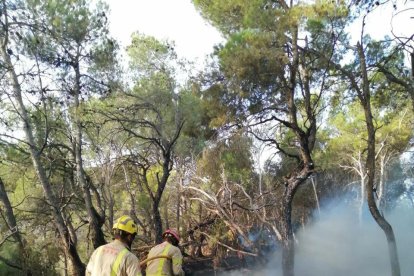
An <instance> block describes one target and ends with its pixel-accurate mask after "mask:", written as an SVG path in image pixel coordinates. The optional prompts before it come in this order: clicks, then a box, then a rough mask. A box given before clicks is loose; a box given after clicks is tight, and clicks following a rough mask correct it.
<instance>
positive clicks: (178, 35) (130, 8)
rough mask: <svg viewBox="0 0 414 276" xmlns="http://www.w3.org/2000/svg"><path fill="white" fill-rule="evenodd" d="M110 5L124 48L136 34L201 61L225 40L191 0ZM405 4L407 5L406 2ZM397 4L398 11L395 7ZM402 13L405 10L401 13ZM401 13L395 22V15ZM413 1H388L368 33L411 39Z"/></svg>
mask: <svg viewBox="0 0 414 276" xmlns="http://www.w3.org/2000/svg"><path fill="white" fill-rule="evenodd" d="M106 2H107V3H108V4H109V6H110V16H109V20H110V29H111V32H112V35H113V36H114V37H115V38H117V39H118V40H119V41H120V43H121V45H122V46H123V47H125V46H127V45H128V44H129V42H130V38H131V34H132V33H133V32H135V31H139V32H141V33H144V34H147V35H152V36H154V37H156V38H158V39H168V40H170V41H174V42H175V44H176V51H177V53H178V54H179V56H181V57H186V58H187V59H189V60H192V61H195V60H197V61H198V62H200V63H201V62H202V61H203V60H204V56H205V55H207V54H209V53H211V52H212V49H213V46H214V45H215V44H217V43H220V42H222V41H224V39H223V38H222V37H221V36H220V34H219V32H218V31H217V30H216V29H215V28H213V27H212V26H210V25H209V24H208V23H207V22H205V20H204V19H203V18H202V17H201V15H200V14H199V13H198V12H197V10H196V9H195V7H194V5H193V4H192V3H191V0H106ZM404 2H405V3H404ZM393 3H397V11H393V9H392V5H393ZM402 10H405V11H403V12H402ZM398 12H399V14H398V15H397V16H395V17H394V19H392V15H393V14H395V13H398ZM411 17H414V1H409V0H408V1H397V2H394V1H392V2H388V3H387V4H384V5H380V6H379V7H376V8H375V9H374V12H371V13H370V14H369V15H368V16H367V19H366V25H365V28H366V30H365V33H366V34H367V33H368V34H370V35H371V36H372V37H373V38H376V39H380V38H382V37H383V36H384V35H385V34H388V35H390V36H391V29H392V28H393V31H394V33H395V34H396V35H405V36H411V35H412V34H413V32H414V28H413V27H412V26H414V18H411ZM360 30H361V24H360V23H358V22H357V23H355V24H354V25H353V26H352V27H351V28H350V31H351V32H352V34H353V37H354V40H357V39H359V38H360V37H359V36H360V35H359V34H360Z"/></svg>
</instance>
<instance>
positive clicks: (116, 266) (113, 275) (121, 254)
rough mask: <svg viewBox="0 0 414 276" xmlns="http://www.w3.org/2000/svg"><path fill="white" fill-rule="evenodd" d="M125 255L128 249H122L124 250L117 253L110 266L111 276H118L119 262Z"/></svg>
mask: <svg viewBox="0 0 414 276" xmlns="http://www.w3.org/2000/svg"><path fill="white" fill-rule="evenodd" d="M126 253H128V249H126V248H124V249H122V250H121V252H119V253H118V256H116V259H115V262H114V265H113V266H112V270H111V276H116V275H118V272H119V266H120V265H121V261H122V259H123V258H124V256H125V254H126Z"/></svg>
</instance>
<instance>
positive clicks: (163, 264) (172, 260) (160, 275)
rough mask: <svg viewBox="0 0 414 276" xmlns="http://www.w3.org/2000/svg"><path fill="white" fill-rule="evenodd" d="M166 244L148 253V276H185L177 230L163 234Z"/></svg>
mask: <svg viewBox="0 0 414 276" xmlns="http://www.w3.org/2000/svg"><path fill="white" fill-rule="evenodd" d="M162 237H163V239H164V242H163V243H161V244H158V245H156V246H155V247H153V248H152V249H151V250H150V252H149V253H148V260H151V259H153V258H154V259H153V260H151V261H148V265H147V269H146V275H147V276H184V275H185V274H184V271H183V269H182V263H183V255H182V254H181V251H180V249H179V248H178V244H179V242H180V236H179V235H178V232H177V230H175V229H168V230H166V231H165V232H164V234H162Z"/></svg>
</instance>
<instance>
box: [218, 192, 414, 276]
mask: <svg viewBox="0 0 414 276" xmlns="http://www.w3.org/2000/svg"><path fill="white" fill-rule="evenodd" d="M345 202H346V201H345V200H344V202H341V203H337V202H336V203H335V202H334V203H332V204H330V205H329V206H327V207H326V208H324V209H322V210H321V213H320V214H318V215H317V219H316V220H315V221H314V222H313V223H312V224H311V225H306V226H305V228H303V229H301V230H299V231H298V232H297V235H296V240H297V247H296V257H295V275H296V276H321V275H324V276H325V275H326V276H330V275H335V276H349V275H353V276H359V275H360V276H381V275H384V276H385V275H387V276H388V275H391V268H390V261H389V255H388V245H387V241H386V238H385V234H384V232H383V231H382V230H381V229H380V228H379V226H378V225H377V224H376V223H375V221H374V220H373V219H372V217H371V215H370V214H369V213H368V208H367V207H365V213H364V214H363V221H361V222H360V221H359V216H358V213H357V210H356V209H355V208H352V206H350V204H349V203H348V204H347V203H345ZM407 206H408V205H407V204H401V205H400V206H399V207H396V208H395V209H394V210H393V211H392V212H390V213H387V214H386V215H385V217H386V219H387V220H388V221H389V222H390V223H391V225H392V227H393V229H394V234H395V236H396V240H397V247H398V254H399V260H400V266H401V275H413V274H414V254H413V252H414V209H413V208H409V207H407ZM271 259H272V260H274V261H272V262H270V263H269V264H268V266H267V267H266V268H264V269H263V268H260V269H258V270H256V271H254V272H251V271H250V272H243V271H235V272H231V273H226V274H220V275H226V276H236V275H238V276H240V275H254V276H268V275H269V276H270V275H272V276H275V275H276V276H277V275H282V272H281V271H282V270H281V252H280V251H278V252H275V253H274V256H272V258H271Z"/></svg>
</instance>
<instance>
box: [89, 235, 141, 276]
mask: <svg viewBox="0 0 414 276" xmlns="http://www.w3.org/2000/svg"><path fill="white" fill-rule="evenodd" d="M86 276H142V274H141V268H140V266H139V260H138V258H137V257H136V256H135V255H134V254H132V253H131V252H130V251H129V249H128V248H127V247H126V245H125V244H124V243H123V242H121V241H119V240H114V241H113V242H111V243H108V244H105V245H102V246H100V247H98V248H97V249H96V250H95V251H94V252H93V253H92V256H91V258H90V260H89V263H88V266H87V267H86Z"/></svg>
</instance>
